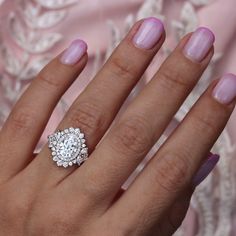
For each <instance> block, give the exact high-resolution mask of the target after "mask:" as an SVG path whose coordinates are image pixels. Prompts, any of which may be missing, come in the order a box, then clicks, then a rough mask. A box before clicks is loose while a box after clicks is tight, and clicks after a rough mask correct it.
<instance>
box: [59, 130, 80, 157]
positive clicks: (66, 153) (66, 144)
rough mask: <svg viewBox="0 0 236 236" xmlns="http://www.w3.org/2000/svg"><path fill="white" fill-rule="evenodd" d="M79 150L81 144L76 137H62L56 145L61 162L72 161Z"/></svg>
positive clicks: (72, 135)
mask: <svg viewBox="0 0 236 236" xmlns="http://www.w3.org/2000/svg"><path fill="white" fill-rule="evenodd" d="M80 148H81V143H80V141H79V139H78V138H77V136H76V135H74V134H67V135H64V136H63V137H62V138H61V139H60V140H59V142H58V143H57V153H58V156H60V157H61V158H62V159H63V160H73V159H74V158H75V156H76V154H77V153H78V151H79V150H80Z"/></svg>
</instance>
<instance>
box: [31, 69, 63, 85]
mask: <svg viewBox="0 0 236 236" xmlns="http://www.w3.org/2000/svg"><path fill="white" fill-rule="evenodd" d="M35 81H36V82H38V83H39V84H40V86H42V87H43V88H44V89H51V88H53V89H56V88H58V87H59V86H60V83H59V81H60V80H58V78H56V75H55V73H52V72H51V71H50V70H48V69H47V67H45V68H44V69H43V70H42V71H40V72H39V74H38V77H37V79H36V80H35Z"/></svg>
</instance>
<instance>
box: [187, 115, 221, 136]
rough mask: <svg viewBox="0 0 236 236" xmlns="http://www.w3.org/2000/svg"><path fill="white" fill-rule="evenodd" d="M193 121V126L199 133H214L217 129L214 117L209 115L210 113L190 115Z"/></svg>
mask: <svg viewBox="0 0 236 236" xmlns="http://www.w3.org/2000/svg"><path fill="white" fill-rule="evenodd" d="M192 120H193V123H194V124H195V125H194V127H195V129H196V130H198V131H199V132H200V133H202V132H203V131H204V132H207V133H213V134H214V133H216V131H217V130H218V128H217V126H216V124H215V123H216V122H215V118H213V117H211V116H210V115H206V114H205V115H204V114H201V115H193V116H192Z"/></svg>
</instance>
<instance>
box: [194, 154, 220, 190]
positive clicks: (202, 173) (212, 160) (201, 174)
mask: <svg viewBox="0 0 236 236" xmlns="http://www.w3.org/2000/svg"><path fill="white" fill-rule="evenodd" d="M219 159H220V156H219V155H217V154H210V155H209V156H208V158H207V160H206V161H205V163H203V165H202V166H201V167H200V169H199V170H198V172H197V174H196V175H195V177H194V178H193V185H194V187H197V186H198V185H199V184H200V183H201V182H202V181H203V180H204V179H206V177H207V176H208V175H209V174H210V173H211V172H212V170H213V169H214V168H215V166H216V164H217V162H218V161H219Z"/></svg>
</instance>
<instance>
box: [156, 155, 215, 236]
mask: <svg viewBox="0 0 236 236" xmlns="http://www.w3.org/2000/svg"><path fill="white" fill-rule="evenodd" d="M218 161H219V155H216V154H212V153H210V154H209V156H208V157H207V159H206V160H204V162H203V164H202V165H201V167H200V168H199V170H198V171H197V173H196V174H195V176H194V178H193V180H192V181H191V184H190V185H189V186H188V187H187V188H186V189H184V191H183V192H181V194H180V195H179V197H178V198H177V200H176V201H175V202H174V203H173V204H172V205H171V207H170V208H169V210H168V211H167V212H166V213H165V214H164V216H163V217H161V221H160V222H159V223H157V224H156V225H154V227H153V228H154V230H153V232H156V235H163V236H168V235H173V234H174V232H175V231H176V230H177V229H178V228H179V227H180V225H181V224H182V221H183V220H184V218H185V216H186V213H187V210H188V208H189V204H190V200H191V197H192V195H193V192H194V190H195V188H196V187H197V186H198V185H199V184H201V182H202V181H203V180H204V179H206V178H207V176H208V175H209V174H210V173H211V172H212V171H213V169H214V167H215V166H216V164H217V163H218ZM157 232H159V233H157Z"/></svg>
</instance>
